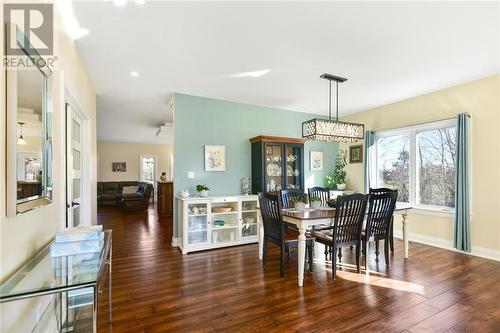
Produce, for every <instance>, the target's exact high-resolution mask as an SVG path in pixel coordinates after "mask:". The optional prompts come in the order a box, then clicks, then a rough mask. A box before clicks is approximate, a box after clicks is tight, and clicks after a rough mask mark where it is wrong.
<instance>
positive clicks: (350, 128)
mask: <svg viewBox="0 0 500 333" xmlns="http://www.w3.org/2000/svg"><path fill="white" fill-rule="evenodd" d="M321 78H322V79H326V80H328V81H329V84H330V90H329V93H330V94H329V101H328V119H320V118H314V119H311V120H308V121H305V122H303V123H302V137H303V138H304V139H307V140H313V141H323V142H338V143H350V142H354V141H357V140H361V139H364V137H365V125H363V124H357V123H349V122H345V121H339V83H342V82H344V81H346V80H347V79H346V78H342V77H339V76H335V75H331V74H323V75H321ZM332 81H335V82H336V93H337V117H336V120H332Z"/></svg>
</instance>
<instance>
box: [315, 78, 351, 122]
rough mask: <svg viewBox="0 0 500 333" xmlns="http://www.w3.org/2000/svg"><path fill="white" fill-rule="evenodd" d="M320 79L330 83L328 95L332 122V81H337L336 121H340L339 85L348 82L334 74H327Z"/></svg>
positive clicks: (329, 113)
mask: <svg viewBox="0 0 500 333" xmlns="http://www.w3.org/2000/svg"><path fill="white" fill-rule="evenodd" d="M320 78H322V79H325V80H328V81H329V91H328V92H329V94H328V120H332V81H335V94H336V97H335V101H336V104H337V109H336V119H337V121H338V120H339V83H342V82H345V81H347V79H346V78H345V77H340V76H335V75H332V74H328V73H325V74H323V75H321V76H320Z"/></svg>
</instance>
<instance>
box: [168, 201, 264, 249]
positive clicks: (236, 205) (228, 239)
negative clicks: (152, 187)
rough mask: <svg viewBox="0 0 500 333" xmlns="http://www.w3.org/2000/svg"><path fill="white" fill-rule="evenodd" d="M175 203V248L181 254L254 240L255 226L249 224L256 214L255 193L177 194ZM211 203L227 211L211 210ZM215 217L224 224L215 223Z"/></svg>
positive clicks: (254, 220) (255, 238)
mask: <svg viewBox="0 0 500 333" xmlns="http://www.w3.org/2000/svg"><path fill="white" fill-rule="evenodd" d="M177 207H178V212H179V221H180V226H179V240H180V242H179V243H180V244H179V248H180V249H181V251H182V253H183V254H187V253H189V252H194V251H203V250H209V249H215V248H220V247H226V246H232V245H241V244H248V243H256V242H257V228H256V227H252V225H255V223H256V221H257V217H258V214H257V213H258V212H257V208H256V207H258V197H257V196H256V195H228V196H210V197H203V198H202V197H189V198H182V197H178V198H177ZM215 207H224V208H231V211H229V212H212V208H215ZM199 212H203V214H200V213H199ZM204 212H208V214H204ZM215 221H224V225H223V226H216V225H214V222H215Z"/></svg>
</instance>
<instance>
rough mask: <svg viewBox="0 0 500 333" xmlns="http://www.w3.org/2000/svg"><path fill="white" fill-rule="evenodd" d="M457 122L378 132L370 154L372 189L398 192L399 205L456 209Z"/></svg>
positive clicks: (441, 122) (442, 122)
mask: <svg viewBox="0 0 500 333" xmlns="http://www.w3.org/2000/svg"><path fill="white" fill-rule="evenodd" d="M455 137H456V125H455V121H453V120H451V121H440V122H434V123H430V124H425V125H419V126H412V127H408V128H403V129H398V130H391V131H384V132H378V133H376V134H375V144H374V151H373V152H371V153H370V156H371V158H372V159H375V161H374V162H375V163H371V165H372V166H373V170H370V175H371V176H370V183H371V184H374V185H372V187H390V188H397V189H398V201H399V202H408V203H411V204H414V205H415V206H417V207H421V208H429V209H433V208H434V209H446V210H449V209H451V208H453V207H454V206H455V152H456V146H455V140H456V139H455Z"/></svg>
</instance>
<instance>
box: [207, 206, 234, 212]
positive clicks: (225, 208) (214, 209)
mask: <svg viewBox="0 0 500 333" xmlns="http://www.w3.org/2000/svg"><path fill="white" fill-rule="evenodd" d="M232 210H233V209H232V208H231V207H212V213H228V212H230V211H232Z"/></svg>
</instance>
